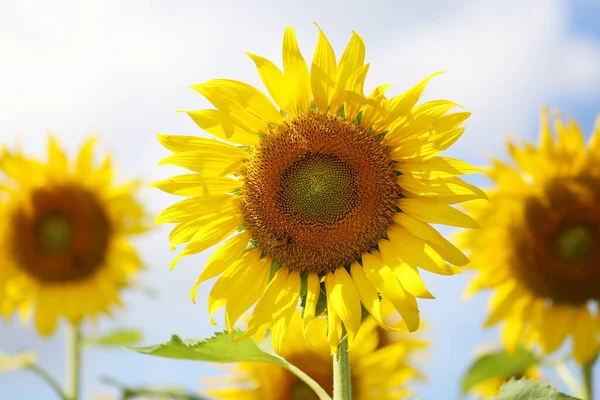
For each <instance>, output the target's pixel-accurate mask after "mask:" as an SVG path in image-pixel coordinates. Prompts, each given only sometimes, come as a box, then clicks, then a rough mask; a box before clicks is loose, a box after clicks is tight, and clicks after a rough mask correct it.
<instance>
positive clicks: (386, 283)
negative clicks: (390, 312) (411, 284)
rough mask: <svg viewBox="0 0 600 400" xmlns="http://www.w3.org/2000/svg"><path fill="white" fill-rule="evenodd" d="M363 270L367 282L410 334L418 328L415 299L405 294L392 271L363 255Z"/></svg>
mask: <svg viewBox="0 0 600 400" xmlns="http://www.w3.org/2000/svg"><path fill="white" fill-rule="evenodd" d="M362 261H363V268H364V271H365V275H366V276H367V278H368V279H369V281H370V282H371V283H372V284H373V286H375V289H377V291H378V292H379V293H381V296H382V297H383V298H385V299H387V300H388V301H390V302H391V303H392V304H393V305H394V308H395V309H396V310H397V311H398V312H399V313H400V315H401V316H402V318H403V319H404V322H405V323H406V326H407V328H408V330H409V331H410V332H414V331H416V330H417V329H418V328H419V308H418V307H417V304H416V301H415V298H414V297H413V296H411V295H410V294H408V293H406V291H405V290H404V288H402V285H400V282H398V279H397V278H396V276H395V275H394V272H393V271H392V269H391V268H390V267H389V266H387V265H385V264H384V263H383V262H381V261H380V260H379V259H377V257H375V256H373V255H372V254H363V257H362Z"/></svg>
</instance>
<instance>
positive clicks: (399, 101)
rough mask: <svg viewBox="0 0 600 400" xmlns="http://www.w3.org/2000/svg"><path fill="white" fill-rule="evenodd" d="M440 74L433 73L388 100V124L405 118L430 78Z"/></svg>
mask: <svg viewBox="0 0 600 400" xmlns="http://www.w3.org/2000/svg"><path fill="white" fill-rule="evenodd" d="M441 73H442V72H435V73H433V74H431V75H429V76H428V77H426V78H425V79H423V80H422V81H421V82H419V83H417V84H416V85H415V86H413V87H412V88H410V89H408V90H407V91H406V92H404V93H402V94H399V95H398V96H395V97H393V98H392V99H391V100H390V114H389V116H388V121H389V123H391V122H393V121H394V120H396V119H398V118H400V117H403V116H406V115H407V114H408V113H409V112H410V111H411V110H412V108H413V107H414V106H415V104H417V102H418V101H419V99H420V98H421V95H422V94H423V91H424V90H425V87H427V84H428V83H429V81H430V80H431V78H433V77H434V76H436V75H439V74H441Z"/></svg>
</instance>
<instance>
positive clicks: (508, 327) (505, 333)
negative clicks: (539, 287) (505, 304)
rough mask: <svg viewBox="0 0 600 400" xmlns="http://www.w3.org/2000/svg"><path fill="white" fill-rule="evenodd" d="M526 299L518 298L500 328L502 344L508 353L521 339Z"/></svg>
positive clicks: (512, 350)
mask: <svg viewBox="0 0 600 400" xmlns="http://www.w3.org/2000/svg"><path fill="white" fill-rule="evenodd" d="M528 305H529V304H528V301H527V299H522V300H520V301H519V302H518V303H517V304H516V305H515V306H514V307H513V310H512V312H511V313H510V314H509V315H508V318H507V320H506V322H505V323H504V327H503V328H502V335H501V338H502V344H503V345H504V347H506V350H507V351H508V352H510V353H514V352H515V351H516V350H517V348H518V346H519V344H520V343H522V340H523V335H522V334H523V330H524V328H525V322H526V318H527V317H526V315H527V314H526V313H524V310H526V309H528V308H529V307H528Z"/></svg>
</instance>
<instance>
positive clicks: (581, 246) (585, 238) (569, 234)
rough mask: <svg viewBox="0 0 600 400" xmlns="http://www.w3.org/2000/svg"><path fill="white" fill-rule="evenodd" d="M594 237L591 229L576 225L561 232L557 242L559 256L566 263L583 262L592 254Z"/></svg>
mask: <svg viewBox="0 0 600 400" xmlns="http://www.w3.org/2000/svg"><path fill="white" fill-rule="evenodd" d="M591 245H592V235H591V233H590V230H589V228H587V227H586V226H583V225H576V226H573V227H570V228H567V229H565V230H564V231H563V232H560V233H559V235H558V238H557V240H556V248H557V250H558V256H559V257H560V258H562V259H563V260H565V261H582V260H585V258H586V257H587V256H588V255H589V253H590V248H591Z"/></svg>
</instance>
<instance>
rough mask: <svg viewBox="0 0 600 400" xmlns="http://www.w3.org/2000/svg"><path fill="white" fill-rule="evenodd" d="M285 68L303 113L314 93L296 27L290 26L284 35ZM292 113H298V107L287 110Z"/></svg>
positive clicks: (290, 87)
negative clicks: (295, 30) (299, 45)
mask: <svg viewBox="0 0 600 400" xmlns="http://www.w3.org/2000/svg"><path fill="white" fill-rule="evenodd" d="M282 53H283V70H284V72H285V77H286V80H287V83H288V87H289V90H290V91H291V92H292V93H293V94H294V97H295V99H296V102H295V104H294V106H296V107H298V108H299V109H300V110H301V111H302V112H303V113H307V112H308V111H309V109H310V102H311V99H312V93H311V88H310V76H309V74H308V66H307V65H306V62H305V61H304V58H303V57H302V54H301V53H300V49H299V48H298V42H297V40H296V35H295V33H294V29H293V28H292V27H291V26H288V27H287V28H286V29H285V33H284V35H283V49H282ZM285 111H287V112H288V114H290V115H295V114H296V109H295V108H294V109H293V110H285Z"/></svg>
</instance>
